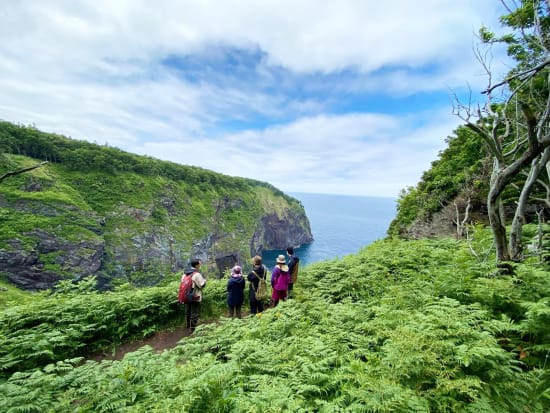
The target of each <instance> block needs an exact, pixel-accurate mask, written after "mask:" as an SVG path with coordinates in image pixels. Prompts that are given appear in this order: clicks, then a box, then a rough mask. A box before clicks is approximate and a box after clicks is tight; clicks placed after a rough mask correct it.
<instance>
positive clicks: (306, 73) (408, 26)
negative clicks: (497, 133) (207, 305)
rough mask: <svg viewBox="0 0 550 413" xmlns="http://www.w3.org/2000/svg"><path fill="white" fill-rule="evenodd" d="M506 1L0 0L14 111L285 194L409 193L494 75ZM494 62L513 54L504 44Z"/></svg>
mask: <svg viewBox="0 0 550 413" xmlns="http://www.w3.org/2000/svg"><path fill="white" fill-rule="evenodd" d="M501 14H504V13H503V10H502V8H501V4H500V2H499V1H498V0H416V1H410V0H386V1H380V0H338V1H323V0H311V1H310V0H293V1H287V0H277V1H275V0H264V1H257V0H241V1H213V0H197V1H191V0H188V1H167V0H156V1H154V2H152V1H142V0H117V1H112V0H93V1H78V0H74V1H70V0H57V1H56V0H42V1H33V0H21V1H12V2H2V4H0V35H1V38H2V39H3V40H2V42H1V43H0V119H3V120H7V121H11V122H16V123H23V124H34V125H35V126H36V127H37V128H39V129H41V130H44V131H48V132H55V133H59V134H64V135H66V136H70V137H73V138H75V139H83V140H88V141H91V142H97V143H99V144H104V143H107V144H109V145H111V146H114V147H118V148H120V149H123V150H126V151H129V152H132V153H137V154H146V155H149V156H152V157H155V158H159V159H165V160H170V161H174V162H178V163H182V164H188V165H197V166H201V167H203V168H207V169H211V170H214V171H217V172H221V173H224V174H227V175H233V176H243V177H248V178H253V179H258V180H262V181H267V182H270V183H271V184H273V185H275V186H276V187H278V188H280V189H281V190H283V191H285V192H314V193H332V194H349V195H369V196H388V197H396V196H397V195H398V194H399V192H400V190H401V189H403V188H405V187H407V186H410V185H415V184H416V183H417V182H418V180H419V179H420V177H421V175H422V172H423V171H425V170H427V169H428V168H429V167H430V163H431V161H433V160H435V159H436V158H437V154H438V152H439V151H440V150H442V149H443V148H444V147H445V143H444V141H445V138H446V137H447V136H448V135H451V134H452V132H453V130H454V129H456V127H458V126H459V125H460V123H461V121H460V119H458V118H457V117H456V116H454V115H453V113H452V112H453V101H452V95H453V94H456V95H458V96H460V97H461V98H463V99H467V96H468V95H469V94H470V92H471V94H472V96H473V97H474V99H482V96H481V94H480V91H481V90H483V88H484V87H485V86H486V84H487V78H486V76H484V73H483V70H482V68H481V65H480V64H479V62H478V61H477V60H476V58H475V55H474V52H473V50H474V48H475V45H476V39H475V33H476V32H477V30H478V29H479V27H481V26H482V25H485V26H487V27H488V28H490V29H492V30H494V31H497V32H498V31H499V24H498V16H500V15H501ZM492 70H494V74H495V75H497V76H498V75H502V74H504V73H505V71H506V66H505V58H504V57H503V56H499V55H498V54H495V55H494V56H493V58H492Z"/></svg>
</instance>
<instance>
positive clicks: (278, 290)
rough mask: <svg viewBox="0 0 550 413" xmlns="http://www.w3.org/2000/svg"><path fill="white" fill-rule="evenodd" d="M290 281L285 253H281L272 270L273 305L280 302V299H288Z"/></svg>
mask: <svg viewBox="0 0 550 413" xmlns="http://www.w3.org/2000/svg"><path fill="white" fill-rule="evenodd" d="M289 282H290V273H289V272H288V265H286V260H285V256H284V255H282V254H281V255H279V256H278V257H277V261H276V264H275V267H273V271H272V272H271V287H272V288H273V292H272V294H271V300H272V302H273V307H276V306H277V304H279V301H280V300H283V301H286V297H287V293H288V283H289Z"/></svg>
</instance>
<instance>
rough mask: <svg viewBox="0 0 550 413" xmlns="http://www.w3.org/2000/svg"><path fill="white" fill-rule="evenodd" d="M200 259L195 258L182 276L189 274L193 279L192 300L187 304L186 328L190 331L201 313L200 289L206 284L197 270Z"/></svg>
mask: <svg viewBox="0 0 550 413" xmlns="http://www.w3.org/2000/svg"><path fill="white" fill-rule="evenodd" d="M201 265H202V261H201V260H200V259H198V258H195V259H194V260H193V261H191V266H190V267H188V268H187V269H186V270H185V271H184V274H185V275H184V277H185V276H186V275H190V276H191V279H192V280H193V300H192V301H190V302H189V303H188V304H187V328H188V329H189V331H190V332H191V333H192V332H194V331H195V327H197V324H198V322H199V317H200V313H201V301H202V289H203V288H204V286H205V285H206V279H205V278H204V277H203V276H202V274H201V273H200V272H199V269H200V267H201Z"/></svg>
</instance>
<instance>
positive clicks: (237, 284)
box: [227, 265, 246, 318]
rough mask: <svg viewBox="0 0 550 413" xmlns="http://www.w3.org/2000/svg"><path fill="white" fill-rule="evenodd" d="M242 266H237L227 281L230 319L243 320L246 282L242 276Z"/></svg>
mask: <svg viewBox="0 0 550 413" xmlns="http://www.w3.org/2000/svg"><path fill="white" fill-rule="evenodd" d="M241 272H242V269H241V267H240V266H238V265H235V266H234V267H233V268H232V269H231V276H230V277H229V280H228V281H227V306H228V307H229V317H235V316H237V317H238V318H241V307H242V305H243V302H244V286H245V283H246V281H245V280H244V278H243V275H242V273H241Z"/></svg>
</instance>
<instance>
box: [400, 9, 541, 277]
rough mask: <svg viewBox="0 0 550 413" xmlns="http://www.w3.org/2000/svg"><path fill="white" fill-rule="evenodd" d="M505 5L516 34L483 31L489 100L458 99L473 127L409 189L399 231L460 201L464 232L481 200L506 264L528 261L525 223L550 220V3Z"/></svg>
mask: <svg viewBox="0 0 550 413" xmlns="http://www.w3.org/2000/svg"><path fill="white" fill-rule="evenodd" d="M502 3H503V5H504V7H505V10H506V14H505V15H503V16H502V17H501V22H502V23H503V25H504V26H505V27H506V29H507V30H508V32H507V33H505V34H503V35H500V36H497V35H495V34H494V33H492V32H490V31H489V30H488V29H486V28H481V30H480V32H479V35H480V45H479V47H478V48H477V49H476V51H477V56H478V58H479V61H480V65H481V67H482V69H484V70H485V71H486V74H487V82H488V83H487V88H486V89H485V90H484V91H483V93H484V94H485V95H486V101H485V103H484V104H483V105H482V106H474V105H472V103H471V102H469V103H463V102H460V101H459V100H458V99H457V101H456V103H455V107H454V110H455V113H456V114H457V116H458V117H460V118H461V119H463V120H464V122H465V126H463V127H461V128H459V129H458V130H457V131H456V137H453V138H452V139H451V140H450V141H449V148H448V149H447V150H445V151H444V152H443V153H442V154H441V159H440V160H438V161H436V162H434V164H433V165H432V169H431V170H430V171H428V172H427V173H425V174H424V176H423V177H422V181H421V182H420V183H419V184H418V186H417V188H409V189H408V190H407V191H406V192H404V193H403V194H402V196H401V198H400V200H399V202H398V216H397V218H396V220H395V221H394V223H393V224H392V227H391V234H394V235H395V234H407V233H408V234H407V235H410V234H411V233H413V234H414V232H415V231H414V230H413V231H411V227H412V225H411V224H413V223H415V222H416V223H418V222H421V221H423V220H426V219H428V220H429V219H433V215H434V212H436V211H440V210H443V209H444V208H445V207H446V206H447V205H449V204H451V203H452V204H454V206H455V211H456V213H455V214H454V217H453V219H452V221H453V222H452V224H454V226H455V227H456V228H457V235H459V236H461V235H462V228H461V226H462V224H463V222H468V221H469V220H468V212H469V211H470V208H471V207H472V204H473V203H474V202H475V203H476V204H477V206H478V211H482V212H483V213H484V215H485V216H486V221H487V222H488V224H489V226H490V227H491V229H492V232H493V236H494V242H495V249H496V258H497V260H498V261H499V262H501V263H505V262H507V261H521V260H522V259H523V256H524V254H525V248H524V244H523V243H522V240H523V237H522V230H523V225H524V224H525V223H526V222H532V221H537V220H538V221H540V222H543V221H544V220H545V219H546V218H547V216H548V214H547V212H546V211H545V209H548V207H550V184H549V182H550V175H549V171H550V170H549V169H548V164H549V159H550V127H549V125H550V110H549V108H550V57H549V52H548V51H549V48H550V43H549V39H550V15H549V9H550V4H549V3H548V1H540V0H522V1H521V2H508V1H505V0H503V1H502ZM495 44H501V45H504V46H506V48H507V53H508V56H509V57H510V58H511V59H512V60H513V61H514V62H515V66H514V67H512V68H511V69H510V71H509V73H508V74H507V75H506V76H505V77H504V79H498V78H497V76H496V74H495V73H493V72H492V71H491V66H490V61H489V59H490V56H491V53H490V47H492V46H493V45H495ZM495 79H496V81H495ZM476 141H477V143H478V145H479V147H480V148H482V149H483V151H482V152H478V153H477V156H476V153H475V151H474V152H472V151H471V149H472V148H473V146H472V144H474V143H475V142H476ZM476 158H477V159H476ZM463 171H467V173H464V172H463ZM478 183H481V186H479V187H478ZM457 197H458V199H457ZM480 200H483V201H482V204H480V202H479V201H480ZM457 201H458V202H457ZM480 206H482V207H483V209H481V208H479V207H480ZM461 214H462V215H461ZM470 222H471V221H470ZM505 266H506V265H504V266H503V267H505Z"/></svg>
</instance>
